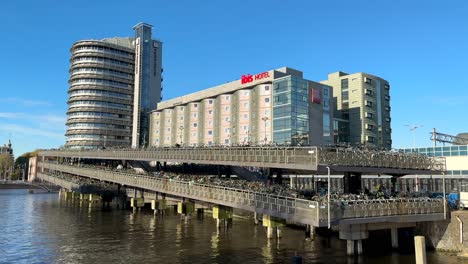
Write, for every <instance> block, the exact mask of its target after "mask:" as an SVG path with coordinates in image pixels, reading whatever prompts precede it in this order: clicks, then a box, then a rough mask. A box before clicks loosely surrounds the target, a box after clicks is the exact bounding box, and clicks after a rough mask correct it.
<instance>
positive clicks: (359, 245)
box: [356, 239, 362, 255]
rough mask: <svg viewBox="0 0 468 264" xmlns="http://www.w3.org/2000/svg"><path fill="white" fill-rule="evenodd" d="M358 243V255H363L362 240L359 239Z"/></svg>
mask: <svg viewBox="0 0 468 264" xmlns="http://www.w3.org/2000/svg"><path fill="white" fill-rule="evenodd" d="M356 242H357V254H358V255H362V239H359V240H357V241H356Z"/></svg>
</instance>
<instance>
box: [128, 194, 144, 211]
mask: <svg viewBox="0 0 468 264" xmlns="http://www.w3.org/2000/svg"><path fill="white" fill-rule="evenodd" d="M130 206H131V207H132V208H133V211H136V209H138V210H141V208H142V207H144V206H145V199H144V198H133V197H132V198H131V199H130Z"/></svg>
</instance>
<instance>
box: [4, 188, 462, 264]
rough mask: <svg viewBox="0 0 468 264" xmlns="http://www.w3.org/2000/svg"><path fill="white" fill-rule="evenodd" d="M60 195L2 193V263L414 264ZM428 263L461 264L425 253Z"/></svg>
mask: <svg viewBox="0 0 468 264" xmlns="http://www.w3.org/2000/svg"><path fill="white" fill-rule="evenodd" d="M26 192H27V190H26ZM57 196H58V194H27V193H23V192H21V191H16V190H15V191H10V192H9V193H7V194H6V193H5V191H2V190H0V212H1V213H0V223H2V228H1V232H0V263H112V262H115V263H155V262H156V263H242V264H247V263H289V262H290V260H291V257H292V256H294V254H295V252H297V254H298V255H300V256H302V258H303V260H304V263H384V264H385V263H414V257H413V256H412V255H399V254H388V255H384V256H363V257H360V258H349V257H347V256H346V246H345V244H344V242H343V241H340V240H338V239H336V238H331V239H328V240H327V239H326V238H323V237H316V239H315V240H314V241H305V240H304V233H303V231H302V230H298V229H292V228H287V227H286V228H284V231H283V237H282V238H281V239H280V240H277V239H267V238H266V233H265V231H264V230H263V227H261V226H258V225H255V224H254V223H253V222H252V221H251V220H243V219H235V222H234V223H233V225H232V228H229V229H227V230H218V229H217V228H216V223H215V221H214V220H213V219H211V217H208V215H207V217H205V218H204V219H203V218H198V217H197V218H193V219H192V220H191V221H188V222H185V221H181V219H180V216H178V215H174V213H172V214H171V213H169V214H166V215H165V216H164V217H162V216H156V217H155V216H154V215H153V212H152V211H148V212H146V211H144V210H143V211H138V212H137V213H135V214H133V213H132V211H131V210H130V211H125V210H105V211H103V210H102V209H101V206H100V205H99V206H91V207H89V206H87V205H86V203H81V202H72V201H69V200H68V201H66V200H58V199H57ZM428 263H446V264H448V263H459V262H458V261H457V258H456V257H453V256H449V257H447V256H442V255H435V254H433V253H429V254H428Z"/></svg>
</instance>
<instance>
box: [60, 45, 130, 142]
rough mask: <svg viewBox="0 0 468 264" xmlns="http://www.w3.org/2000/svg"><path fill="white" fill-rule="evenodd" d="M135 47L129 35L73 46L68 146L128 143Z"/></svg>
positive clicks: (68, 114)
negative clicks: (127, 36)
mask: <svg viewBox="0 0 468 264" xmlns="http://www.w3.org/2000/svg"><path fill="white" fill-rule="evenodd" d="M134 50H135V49H134V41H133V39H132V38H112V39H104V40H84V41H78V42H76V43H75V44H74V45H73V46H72V48H71V60H70V64H71V66H70V80H69V84H70V88H69V90H68V93H69V99H68V111H67V116H68V118H67V123H66V125H67V132H66V134H65V135H66V136H67V142H66V146H67V147H71V148H74V147H84V148H102V147H111V146H122V147H128V146H130V144H131V134H132V114H133V94H134V89H133V87H134V67H135V51H134Z"/></svg>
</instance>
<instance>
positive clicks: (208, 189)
mask: <svg viewBox="0 0 468 264" xmlns="http://www.w3.org/2000/svg"><path fill="white" fill-rule="evenodd" d="M38 166H39V167H42V168H45V169H49V170H56V171H61V172H65V173H69V174H74V175H80V176H85V177H89V178H93V179H98V180H101V181H107V182H113V183H118V184H122V185H124V186H129V187H136V188H141V189H146V190H151V191H154V192H160V193H166V194H170V195H175V196H178V197H186V198H190V199H195V200H199V201H204V202H209V203H215V204H221V205H226V206H230V207H235V208H239V209H244V210H247V211H251V212H261V213H267V214H269V215H272V216H275V217H279V218H283V219H286V220H289V221H294V222H296V223H303V224H311V225H314V226H324V225H326V222H327V218H328V213H327V211H328V204H327V203H326V202H324V201H320V202H319V201H311V200H304V199H298V198H292V197H284V196H277V195H271V194H267V193H260V192H253V191H249V190H243V189H235V188H227V187H222V186H217V185H207V184H200V183H195V182H187V181H178V180H172V179H167V178H156V177H153V176H148V175H139V174H130V173H122V172H118V171H111V170H104V169H95V168H84V167H76V166H69V165H61V164H54V163H47V162H40V163H39V164H38ZM443 208H444V206H443V200H442V199H429V198H409V199H407V198H401V199H381V200H379V199H377V200H353V201H337V200H334V201H332V204H331V208H330V211H331V219H332V221H333V222H335V223H336V222H337V221H339V220H342V219H353V218H371V217H389V216H399V217H403V216H409V215H427V214H436V213H443Z"/></svg>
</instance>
